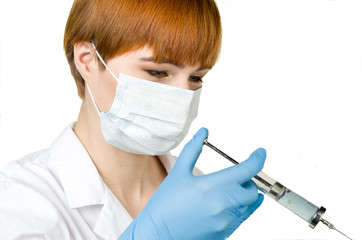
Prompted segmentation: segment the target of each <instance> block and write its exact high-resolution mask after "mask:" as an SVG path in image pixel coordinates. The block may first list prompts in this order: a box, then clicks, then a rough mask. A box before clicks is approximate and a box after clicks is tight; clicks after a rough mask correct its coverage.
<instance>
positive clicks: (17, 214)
mask: <svg viewBox="0 0 362 240" xmlns="http://www.w3.org/2000/svg"><path fill="white" fill-rule="evenodd" d="M0 239H3V240H15V239H22V240H27V239H32V240H35V239H52V240H53V239H54V240H57V239H71V238H70V235H69V231H68V230H67V226H66V224H65V223H64V221H62V217H61V216H60V214H59V213H58V211H57V210H56V208H55V207H54V206H53V205H52V204H51V201H49V200H48V199H47V197H46V196H45V195H44V194H42V193H39V192H37V191H36V190H34V189H32V188H30V187H27V186H25V184H22V183H18V182H16V181H15V180H13V179H11V178H9V177H7V176H5V175H3V174H1V172H0Z"/></svg>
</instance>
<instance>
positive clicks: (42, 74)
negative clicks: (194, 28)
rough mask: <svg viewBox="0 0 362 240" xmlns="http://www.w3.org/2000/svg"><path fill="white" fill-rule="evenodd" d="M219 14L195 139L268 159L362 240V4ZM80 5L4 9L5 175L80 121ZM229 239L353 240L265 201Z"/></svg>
mask: <svg viewBox="0 0 362 240" xmlns="http://www.w3.org/2000/svg"><path fill="white" fill-rule="evenodd" d="M219 2H220V4H219V6H220V11H221V15H222V21H223V29H224V38H223V47H222V54H221V57H220V59H219V62H218V63H217V65H216V66H215V68H214V69H213V70H212V71H211V72H210V73H209V75H208V76H207V77H206V78H205V81H204V82H205V84H204V88H203V93H202V100H201V105H200V111H199V116H198V118H197V120H196V121H195V123H194V125H193V127H192V128H191V130H190V133H189V135H188V137H187V138H186V139H187V140H189V139H190V138H191V137H192V135H193V134H194V133H195V131H196V130H197V129H198V128H199V127H201V126H204V127H207V128H209V131H210V136H209V141H210V142H211V143H213V144H214V145H216V146H218V147H219V148H220V149H222V150H223V151H225V152H227V153H228V154H229V155H231V156H233V157H234V158H235V159H237V160H240V161H241V160H244V159H245V158H247V156H248V155H249V154H250V153H251V152H252V151H253V150H254V149H256V148H258V147H264V148H265V149H266V150H267V151H268V158H267V162H266V165H265V168H264V172H266V173H268V174H269V175H270V176H272V177H273V178H275V179H276V180H278V181H280V182H281V183H283V184H284V185H286V186H288V187H289V188H291V189H292V190H294V191H295V192H297V193H299V194H301V195H302V196H304V197H306V198H307V199H308V200H310V201H311V202H313V203H315V204H316V205H318V206H320V205H323V206H325V207H326V208H327V213H326V215H325V217H326V219H327V220H330V221H331V222H333V223H334V224H335V226H336V227H339V228H340V229H341V230H342V231H344V232H345V233H347V234H349V235H351V237H352V238H353V239H362V231H361V229H360V228H361V226H360V225H361V223H360V222H361V221H360V220H358V219H359V217H360V216H361V213H362V211H361V207H360V205H359V204H360V203H361V197H360V195H361V193H360V192H359V187H360V186H361V182H362V177H361V174H360V170H361V164H360V162H361V160H362V151H361V150H362V149H361V145H362V111H361V108H362V67H361V66H362V11H361V10H362V1H360V0H354V1H353V0H335V1H332V0H255V1H251V0H249V1H247V0H229V1H226V0H219ZM71 4H72V1H71V0H62V1H54V0H53V1H49V0H33V1H27V0H19V1H6V0H0V114H1V118H0V167H2V166H4V165H5V164H6V163H7V162H8V161H11V160H16V159H19V158H20V157H22V156H24V155H25V154H28V153H30V152H33V151H36V150H40V149H44V148H47V147H48V146H49V145H50V144H51V142H52V141H53V140H54V139H55V138H56V137H57V136H58V134H59V133H60V132H61V131H62V130H63V129H64V128H65V127H66V126H67V125H68V124H69V123H70V122H72V121H74V120H76V118H77V113H78V111H79V107H80V103H81V101H80V100H79V99H78V97H77V92H76V87H75V84H74V83H73V79H72V77H71V74H70V71H69V68H68V65H67V62H66V59H65V56H64V53H63V49H62V40H63V31H64V26H65V23H66V19H67V15H68V13H69V10H70V7H71ZM186 139H185V141H186ZM181 145H182V146H183V145H184V143H182V144H181ZM180 150H181V147H179V148H177V149H176V150H175V151H174V153H175V154H178V153H179V151H180ZM227 166H230V164H229V163H228V162H227V161H226V160H224V159H222V158H221V157H218V156H217V154H216V153H214V152H212V151H211V150H209V149H206V148H205V149H204V152H203V154H202V156H201V158H200V160H199V162H198V167H199V168H201V169H202V170H203V171H204V172H205V173H208V172H212V171H216V170H218V169H221V168H225V167H227ZM230 239H275V240H276V239H341V240H342V239H345V238H343V237H340V236H339V234H338V233H336V232H335V231H332V230H329V229H328V228H327V227H325V226H322V225H320V226H317V228H316V229H314V230H312V229H310V228H309V227H308V224H307V223H306V222H304V221H303V220H301V219H299V218H298V217H297V216H295V215H294V214H292V213H291V212H289V211H287V210H285V209H284V208H283V207H281V206H280V205H279V204H277V203H276V202H274V201H273V200H271V199H269V198H268V197H266V199H265V201H264V203H263V205H262V207H261V208H260V209H259V210H258V211H257V212H256V213H255V214H254V215H253V216H252V217H251V218H250V219H248V220H247V221H246V222H245V223H243V224H242V225H241V227H240V228H239V229H238V230H237V231H236V232H235V233H234V234H233V235H232V237H231V238H230Z"/></svg>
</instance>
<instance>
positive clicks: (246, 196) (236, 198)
mask: <svg viewBox="0 0 362 240" xmlns="http://www.w3.org/2000/svg"><path fill="white" fill-rule="evenodd" d="M218 188H219V189H222V190H221V192H220V191H219V189H216V190H217V191H215V192H216V193H215V194H216V195H214V197H210V199H219V201H220V202H224V203H225V206H227V207H230V208H236V209H238V208H240V207H242V206H249V205H251V204H253V203H254V202H255V201H256V200H257V199H258V189H257V188H256V187H255V186H253V185H252V184H250V186H248V187H247V188H244V187H243V186H241V185H240V184H238V183H236V184H229V185H226V186H218Z"/></svg>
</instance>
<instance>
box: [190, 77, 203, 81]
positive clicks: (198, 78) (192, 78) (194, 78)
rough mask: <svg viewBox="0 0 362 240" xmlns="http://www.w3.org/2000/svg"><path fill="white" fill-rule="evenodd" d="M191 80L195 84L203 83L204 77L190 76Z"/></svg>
mask: <svg viewBox="0 0 362 240" xmlns="http://www.w3.org/2000/svg"><path fill="white" fill-rule="evenodd" d="M190 80H191V81H193V82H203V81H202V76H190Z"/></svg>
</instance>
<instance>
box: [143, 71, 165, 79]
mask: <svg viewBox="0 0 362 240" xmlns="http://www.w3.org/2000/svg"><path fill="white" fill-rule="evenodd" d="M146 72H148V73H149V74H150V75H152V76H154V77H158V78H163V77H167V76H168V75H167V72H165V71H157V70H146Z"/></svg>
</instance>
